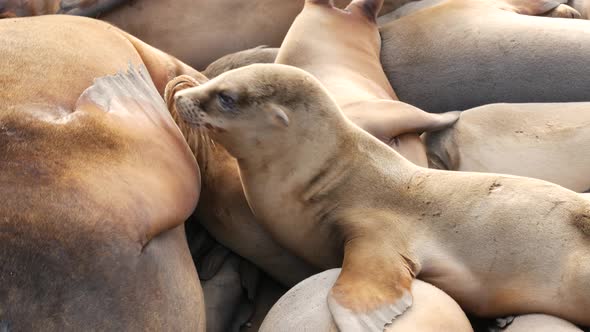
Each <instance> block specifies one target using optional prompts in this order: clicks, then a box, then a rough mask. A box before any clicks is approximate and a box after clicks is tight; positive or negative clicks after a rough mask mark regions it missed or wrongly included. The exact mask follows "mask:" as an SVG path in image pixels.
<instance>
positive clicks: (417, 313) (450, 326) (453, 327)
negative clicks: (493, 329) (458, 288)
mask: <svg viewBox="0 0 590 332" xmlns="http://www.w3.org/2000/svg"><path fill="white" fill-rule="evenodd" d="M339 274H340V269H332V270H328V271H324V272H322V273H319V274H316V275H314V276H311V277H309V278H307V279H305V280H304V281H302V282H300V283H299V284H297V285H296V286H295V287H293V288H291V289H290V290H289V291H288V292H287V293H286V294H285V295H283V297H281V299H280V300H279V301H278V302H277V303H276V304H275V305H274V306H273V307H272V309H271V310H270V312H269V313H268V315H267V316H266V318H265V319H264V322H263V323H262V326H261V328H260V332H287V331H314V332H336V331H338V329H337V328H336V325H334V321H333V320H332V317H331V315H330V310H329V309H328V304H327V302H326V297H327V296H328V293H329V291H330V288H332V286H334V283H335V282H336V279H337V278H338V275H339ZM412 293H413V294H414V305H413V306H412V307H411V308H410V309H408V311H407V312H405V313H404V314H403V315H401V316H400V317H399V318H398V319H396V320H395V321H394V322H393V324H391V325H390V326H388V327H387V328H386V329H385V331H386V332H407V331H420V332H441V331H453V332H468V331H471V332H473V328H471V325H470V323H469V320H468V319H467V317H466V316H465V313H464V312H463V311H462V310H461V308H460V307H459V305H458V304H457V303H456V302H455V301H453V299H451V297H450V296H448V295H447V294H445V293H444V292H442V291H441V290H440V289H438V288H436V287H434V286H432V285H430V284H428V283H425V282H422V281H420V280H414V281H413V282H412Z"/></svg>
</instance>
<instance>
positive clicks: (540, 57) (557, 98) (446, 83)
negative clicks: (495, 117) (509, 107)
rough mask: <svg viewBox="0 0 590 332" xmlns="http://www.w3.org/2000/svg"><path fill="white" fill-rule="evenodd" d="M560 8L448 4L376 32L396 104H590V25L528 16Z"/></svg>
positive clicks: (545, 2) (533, 0)
mask: <svg viewBox="0 0 590 332" xmlns="http://www.w3.org/2000/svg"><path fill="white" fill-rule="evenodd" d="M564 2H565V1H550V0H521V1H518V2H517V1H516V0H514V1H499V0H496V1H489V0H447V1H444V2H442V3H441V4H439V5H437V6H434V7H431V8H427V9H424V10H421V11H417V12H415V13H413V14H411V15H408V16H405V17H402V18H400V19H398V20H394V21H392V22H389V23H387V24H384V25H382V26H381V27H380V32H381V36H382V39H383V44H382V49H381V62H382V64H383V67H384V69H385V73H386V74H387V77H388V79H389V81H390V82H391V84H392V85H393V88H394V89H395V91H396V93H397V95H398V97H399V98H400V100H401V101H404V102H407V103H410V104H412V105H414V106H416V107H419V108H421V109H423V110H425V111H428V112H435V113H439V112H446V111H454V110H466V109H469V108H473V107H477V106H481V105H486V104H493V103H499V102H510V103H520V102H573V101H588V100H589V99H590V97H589V96H588V91H590V66H589V65H588V64H589V63H590V60H589V57H588V54H590V33H589V31H590V22H588V21H586V20H572V19H556V18H548V17H533V16H527V15H518V14H517V13H523V14H530V15H534V14H536V13H542V12H545V11H547V10H550V9H551V8H552V6H556V5H558V4H560V3H564Z"/></svg>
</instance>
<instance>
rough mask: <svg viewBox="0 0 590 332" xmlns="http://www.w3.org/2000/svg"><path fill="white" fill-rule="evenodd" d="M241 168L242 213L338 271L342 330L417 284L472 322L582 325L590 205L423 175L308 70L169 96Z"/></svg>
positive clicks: (505, 185) (401, 304) (548, 187)
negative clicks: (548, 320)
mask: <svg viewBox="0 0 590 332" xmlns="http://www.w3.org/2000/svg"><path fill="white" fill-rule="evenodd" d="M176 105H177V109H178V110H179V112H180V115H181V117H182V118H183V119H185V121H187V123H190V124H192V125H193V126H204V127H206V128H208V132H209V135H210V136H211V138H212V139H213V140H214V141H216V142H217V143H219V144H222V145H223V146H224V147H225V148H226V149H227V150H228V151H229V152H230V153H231V154H232V155H233V156H234V157H236V158H237V160H238V164H239V167H240V178H241V180H242V184H243V186H244V190H245V192H246V197H247V199H248V203H249V205H250V207H251V208H252V210H253V212H254V214H255V215H256V216H257V218H258V220H259V221H261V222H262V223H263V225H264V227H265V228H266V229H268V230H269V232H271V234H272V236H273V237H274V238H275V239H276V240H277V241H278V242H279V243H281V244H283V245H284V246H285V247H286V248H288V249H289V250H291V251H292V252H294V253H296V254H297V255H298V256H300V257H302V258H304V259H305V260H306V261H308V262H310V263H312V264H314V265H315V266H317V267H320V268H324V269H327V268H332V267H337V266H340V265H342V272H341V273H340V276H339V277H338V280H337V281H336V284H335V286H334V287H333V288H332V289H331V291H330V295H329V296H328V305H329V307H330V311H331V313H332V315H333V317H334V319H335V322H336V324H337V326H338V327H339V328H340V329H341V330H343V331H359V330H370V331H379V330H382V329H383V327H384V326H385V325H386V324H387V323H389V322H391V321H392V319H394V318H395V317H396V316H398V315H400V314H401V313H403V312H404V311H405V310H406V309H407V308H408V307H409V306H410V305H411V304H412V295H411V290H410V285H411V283H412V280H413V279H414V277H416V276H418V277H419V278H420V279H421V280H424V281H426V282H429V283H432V284H433V285H435V286H437V287H439V288H440V289H442V290H443V291H445V292H446V293H447V294H449V295H450V296H451V297H452V298H453V299H455V300H456V301H457V302H458V303H459V304H460V305H461V307H462V308H464V309H465V310H467V311H469V312H473V313H475V314H477V315H479V316H492V317H493V316H495V317H497V316H502V315H508V314H524V313H532V312H540V313H546V314H551V315H554V316H557V317H560V318H564V319H567V320H569V321H571V322H574V323H577V324H586V325H588V324H590V316H588V311H587V308H588V307H590V296H589V295H590V201H588V200H587V199H585V198H583V197H582V196H580V195H579V194H577V193H575V192H573V191H570V190H568V189H565V188H563V187H560V186H558V185H555V184H552V183H549V182H545V181H542V180H537V179H532V178H522V177H515V176H508V175H500V174H487V173H470V172H450V171H439V170H432V169H427V168H422V167H419V166H416V165H414V164H412V163H411V162H409V161H407V160H406V159H404V158H403V157H402V156H401V155H400V154H398V153H397V152H395V151H394V150H392V149H390V148H389V147H388V146H387V145H385V144H383V143H382V142H381V141H379V140H377V139H376V138H374V137H373V136H371V135H369V134H368V133H366V132H365V131H363V130H361V129H360V128H358V127H357V126H355V125H354V124H353V123H352V122H350V121H349V120H348V119H347V118H346V117H345V116H344V115H343V113H342V112H341V111H340V110H339V108H338V106H337V105H336V103H335V101H334V100H333V99H332V98H331V96H330V95H329V93H328V92H327V90H326V89H325V88H323V87H322V85H321V84H320V82H319V81H318V80H317V79H315V78H314V77H313V76H311V75H310V74H308V73H307V72H305V71H303V70H300V69H297V68H294V67H290V66H283V65H276V64H259V65H250V66H248V67H244V68H240V69H236V70H233V71H230V72H227V73H224V74H222V75H220V76H218V77H217V78H215V79H213V80H211V81H209V82H207V83H205V84H203V85H200V86H198V87H195V88H191V89H186V90H183V91H181V92H179V93H178V94H177V95H176Z"/></svg>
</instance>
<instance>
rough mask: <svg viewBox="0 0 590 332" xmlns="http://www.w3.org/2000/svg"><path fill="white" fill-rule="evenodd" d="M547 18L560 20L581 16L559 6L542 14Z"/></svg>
mask: <svg viewBox="0 0 590 332" xmlns="http://www.w3.org/2000/svg"><path fill="white" fill-rule="evenodd" d="M543 16H547V17H561V18H582V14H580V12H579V11H577V10H575V9H574V8H572V7H570V6H568V5H559V6H557V7H555V8H554V9H553V10H550V11H549V12H547V13H545V14H543Z"/></svg>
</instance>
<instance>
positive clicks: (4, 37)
mask: <svg viewBox="0 0 590 332" xmlns="http://www.w3.org/2000/svg"><path fill="white" fill-rule="evenodd" d="M0 44H1V45H2V47H1V48H0V85H1V86H2V89H0V154H1V155H2V160H1V161H0V200H1V201H2V204H0V329H2V330H9V331H13V330H14V331H39V330H43V331H62V330H64V329H66V330H161V329H172V330H179V331H186V330H191V331H195V330H196V331H204V324H205V317H204V305H203V298H202V296H203V295H202V290H201V286H200V284H199V280H198V275H197V273H196V270H195V267H194V265H193V263H192V261H191V257H190V253H189V250H188V247H187V242H186V238H185V235H184V229H183V222H184V220H186V219H187V217H188V216H189V215H190V214H191V212H192V211H193V209H194V207H195V205H196V203H197V200H198V197H199V187H200V178H199V170H198V167H197V164H196V162H195V160H194V157H193V155H192V154H191V151H190V150H189V148H188V146H187V144H186V142H185V141H184V138H183V136H182V134H181V132H180V131H179V130H178V127H177V126H176V124H175V123H174V121H173V119H172V118H171V116H170V114H169V113H168V110H167V109H166V105H165V104H164V102H163V100H162V97H161V95H160V93H159V92H158V88H159V89H160V90H162V91H163V89H164V87H165V84H166V80H168V79H170V78H169V77H168V75H170V76H175V75H179V74H190V75H191V76H193V77H195V78H198V79H201V78H202V77H201V75H200V74H199V73H198V72H196V71H195V70H193V69H192V68H190V67H188V66H186V65H184V64H183V63H181V62H180V61H178V60H176V59H174V58H172V57H170V56H168V55H166V54H164V53H162V52H160V51H158V50H156V49H154V48H152V47H150V46H148V45H146V44H144V43H142V42H140V41H138V40H137V39H135V38H133V37H131V36H129V35H128V34H126V33H124V32H122V31H120V30H119V29H117V28H115V27H113V26H111V25H109V24H107V23H104V22H100V21H96V20H92V19H88V18H80V17H73V16H41V17H34V18H17V19H5V20H1V21H0ZM127 68H129V69H127ZM125 70H128V71H127V72H124V71H125ZM118 71H119V73H117V72H118ZM114 74H115V75H114ZM108 75H111V76H108ZM93 80H94V82H93ZM154 84H155V85H154Z"/></svg>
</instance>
